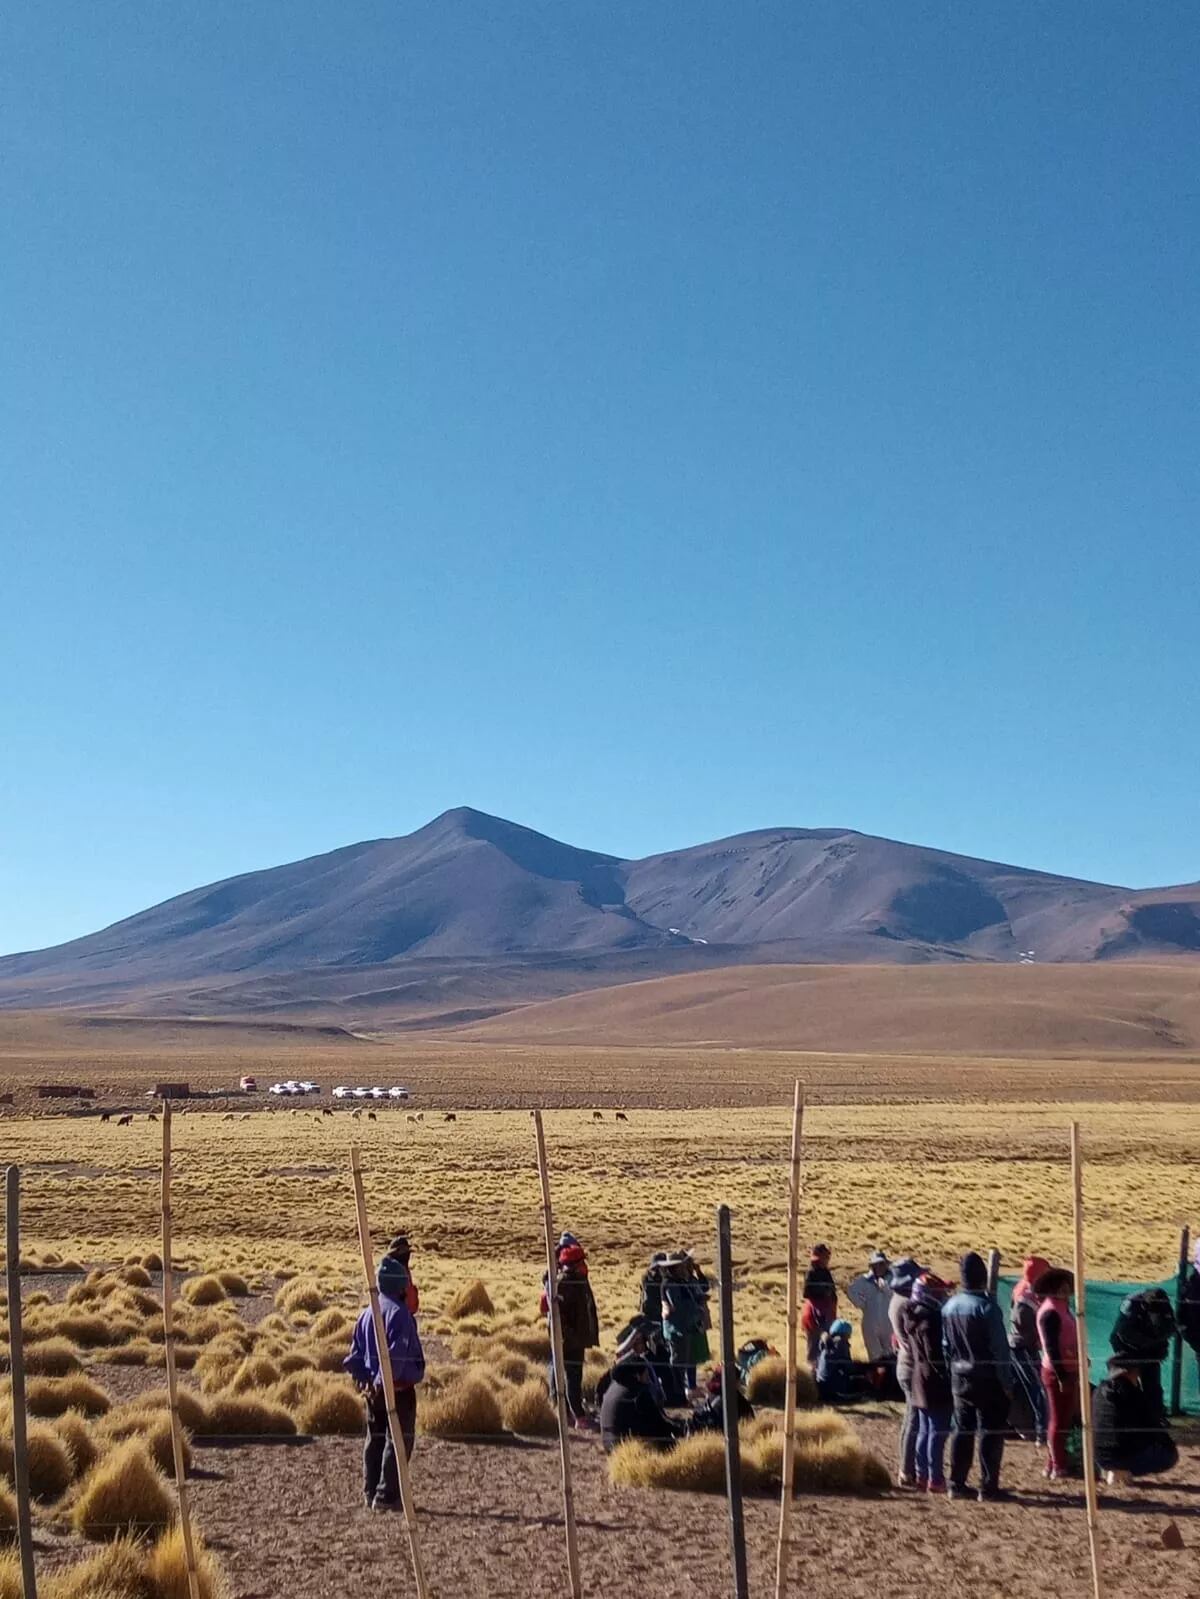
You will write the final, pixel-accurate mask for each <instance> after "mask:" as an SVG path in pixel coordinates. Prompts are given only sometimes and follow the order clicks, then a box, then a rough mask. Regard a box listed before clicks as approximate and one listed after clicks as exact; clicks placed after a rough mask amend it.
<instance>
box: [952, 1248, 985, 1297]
mask: <svg viewBox="0 0 1200 1599" xmlns="http://www.w3.org/2000/svg"><path fill="white" fill-rule="evenodd" d="M958 1270H959V1275H960V1276H961V1278H962V1285H963V1287H964V1288H973V1289H975V1291H976V1292H978V1291H979V1289H981V1288H986V1287H987V1261H986V1260H984V1258H983V1256H982V1255H977V1254H976V1253H975V1251H974V1250H973V1249H971V1250H968V1251H967V1253H966V1254H965V1255H964V1256H963V1258H962V1259H961V1260H960V1261H959V1263H958Z"/></svg>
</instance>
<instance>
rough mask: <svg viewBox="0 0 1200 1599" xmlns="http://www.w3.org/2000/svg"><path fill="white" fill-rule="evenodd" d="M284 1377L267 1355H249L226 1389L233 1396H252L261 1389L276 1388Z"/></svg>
mask: <svg viewBox="0 0 1200 1599" xmlns="http://www.w3.org/2000/svg"><path fill="white" fill-rule="evenodd" d="M282 1375H283V1373H282V1372H281V1371H280V1369H279V1367H278V1366H277V1365H276V1364H275V1362H274V1361H273V1360H268V1359H267V1358H266V1356H265V1355H247V1356H246V1358H245V1360H243V1361H242V1363H241V1365H240V1366H239V1367H238V1368H237V1370H236V1371H235V1372H234V1373H233V1376H232V1377H230V1379H229V1381H228V1382H227V1383H226V1385H225V1387H226V1391H227V1392H228V1393H231V1394H252V1393H256V1392H257V1391H258V1390H259V1389H264V1388H274V1386H275V1384H276V1383H277V1382H278V1381H279V1379H280V1377H281V1376H282Z"/></svg>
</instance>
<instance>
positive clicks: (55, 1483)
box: [28, 1423, 75, 1503]
mask: <svg viewBox="0 0 1200 1599" xmlns="http://www.w3.org/2000/svg"><path fill="white" fill-rule="evenodd" d="M28 1436H29V1488H30V1492H31V1493H32V1494H33V1497H34V1498H35V1499H41V1500H43V1501H45V1502H47V1503H49V1502H50V1501H52V1500H54V1499H61V1498H62V1496H63V1494H65V1493H66V1491H67V1489H68V1488H69V1487H70V1486H71V1479H72V1478H73V1477H74V1475H75V1466H74V1462H73V1461H72V1459H71V1455H70V1451H69V1450H68V1449H67V1446H66V1444H65V1443H64V1442H63V1440H62V1438H61V1437H60V1436H59V1434H58V1433H57V1432H55V1431H54V1429H53V1428H52V1427H46V1426H43V1425H41V1424H40V1423H35V1424H34V1425H33V1426H32V1427H30V1429H29V1434H28Z"/></svg>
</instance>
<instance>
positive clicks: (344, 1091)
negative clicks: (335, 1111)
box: [333, 1083, 354, 1099]
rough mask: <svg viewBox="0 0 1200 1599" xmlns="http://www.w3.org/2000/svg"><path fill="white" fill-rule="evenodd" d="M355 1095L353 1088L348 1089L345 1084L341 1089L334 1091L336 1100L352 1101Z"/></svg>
mask: <svg viewBox="0 0 1200 1599" xmlns="http://www.w3.org/2000/svg"><path fill="white" fill-rule="evenodd" d="M353 1093H354V1090H353V1089H352V1088H347V1087H346V1085H345V1083H342V1084H341V1085H340V1086H339V1087H337V1088H335V1089H334V1091H333V1097H334V1099H350V1098H351V1097H352V1095H353Z"/></svg>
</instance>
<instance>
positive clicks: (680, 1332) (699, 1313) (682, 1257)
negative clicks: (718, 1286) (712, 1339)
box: [662, 1250, 708, 1395]
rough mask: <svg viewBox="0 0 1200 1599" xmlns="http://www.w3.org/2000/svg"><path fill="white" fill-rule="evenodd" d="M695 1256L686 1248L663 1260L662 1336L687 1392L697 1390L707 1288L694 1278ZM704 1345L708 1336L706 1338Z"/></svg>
mask: <svg viewBox="0 0 1200 1599" xmlns="http://www.w3.org/2000/svg"><path fill="white" fill-rule="evenodd" d="M691 1265H692V1260H691V1256H690V1255H689V1254H688V1253H687V1251H686V1250H681V1251H680V1252H679V1253H678V1254H675V1255H668V1256H667V1258H666V1260H665V1261H664V1262H663V1268H662V1270H663V1286H662V1302H663V1336H664V1337H665V1338H666V1340H667V1347H668V1349H669V1350H670V1351H671V1366H672V1368H673V1370H674V1371H675V1372H676V1374H677V1377H678V1381H679V1383H680V1385H681V1386H682V1388H683V1391H684V1393H685V1394H687V1395H690V1394H693V1393H695V1391H696V1366H697V1363H698V1356H699V1349H700V1340H701V1339H702V1338H703V1336H704V1328H703V1313H704V1289H702V1288H701V1286H700V1285H699V1284H698V1283H697V1282H696V1281H695V1280H694V1279H693V1277H692V1274H691ZM704 1347H705V1348H707V1347H708V1340H707V1339H704Z"/></svg>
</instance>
